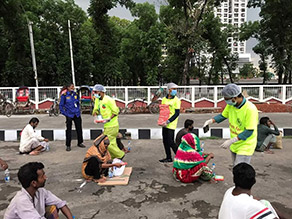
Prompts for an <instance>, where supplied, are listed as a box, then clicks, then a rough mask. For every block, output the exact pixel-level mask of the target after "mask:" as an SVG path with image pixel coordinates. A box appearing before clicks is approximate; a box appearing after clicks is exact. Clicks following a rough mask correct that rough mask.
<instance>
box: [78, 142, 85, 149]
mask: <svg viewBox="0 0 292 219" xmlns="http://www.w3.org/2000/svg"><path fill="white" fill-rule="evenodd" d="M77 146H78V147H81V148H85V147H86V146H85V145H84V144H83V143H81V144H78V145H77Z"/></svg>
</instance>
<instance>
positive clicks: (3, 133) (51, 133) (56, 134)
mask: <svg viewBox="0 0 292 219" xmlns="http://www.w3.org/2000/svg"><path fill="white" fill-rule="evenodd" d="M180 129H181V128H177V129H176V130H175V135H176V134H177V133H178V131H179V130H180ZM279 130H280V131H282V132H283V136H292V128H279ZM20 132H21V130H0V141H19V140H20ZM102 132H103V129H83V139H84V140H94V139H95V138H96V137H97V136H99V135H100V134H101V133H102ZM126 132H130V133H131V138H132V139H162V128H143V129H134V128H127V129H120V133H122V134H123V135H125V133H126ZM36 133H37V134H38V135H41V136H43V137H45V138H48V139H49V140H50V141H55V140H66V132H65V129H42V130H36ZM193 133H195V134H196V135H197V136H198V137H199V138H208V137H218V138H223V139H228V138H230V132H229V128H210V130H209V131H208V132H207V133H204V132H203V129H202V128H194V130H193ZM75 139H77V133H76V130H72V140H75Z"/></svg>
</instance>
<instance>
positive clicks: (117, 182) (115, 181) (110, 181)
mask: <svg viewBox="0 0 292 219" xmlns="http://www.w3.org/2000/svg"><path fill="white" fill-rule="evenodd" d="M131 173H132V167H126V168H125V170H124V172H123V174H122V175H121V176H114V177H113V178H109V177H107V178H106V181H105V182H104V183H98V185H100V186H125V185H128V183H129V179H130V176H131Z"/></svg>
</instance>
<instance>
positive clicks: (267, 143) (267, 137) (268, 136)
mask: <svg viewBox="0 0 292 219" xmlns="http://www.w3.org/2000/svg"><path fill="white" fill-rule="evenodd" d="M271 125H273V126H274V129H271ZM276 135H277V136H278V135H280V132H279V130H278V127H277V126H276V125H275V124H274V123H273V122H272V121H271V120H270V118H269V117H262V118H261V119H260V124H259V125H258V138H257V147H256V151H260V152H263V151H265V152H266V153H268V154H273V153H274V152H273V151H271V150H270V147H271V146H272V145H273V144H275V143H276V140H277V139H276Z"/></svg>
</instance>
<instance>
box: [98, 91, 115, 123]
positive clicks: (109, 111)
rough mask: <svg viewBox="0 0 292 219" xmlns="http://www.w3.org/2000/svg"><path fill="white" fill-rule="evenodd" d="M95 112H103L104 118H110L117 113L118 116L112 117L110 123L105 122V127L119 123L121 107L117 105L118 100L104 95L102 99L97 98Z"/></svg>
mask: <svg viewBox="0 0 292 219" xmlns="http://www.w3.org/2000/svg"><path fill="white" fill-rule="evenodd" d="M93 113H99V114H101V116H102V118H103V119H110V118H111V116H112V115H113V114H115V115H117V116H115V117H114V118H112V119H111V121H109V122H108V123H105V124H104V127H113V126H118V125H119V121H118V115H119V108H118V107H117V105H116V101H115V100H114V99H112V98H110V97H109V96H107V95H104V97H103V99H102V100H100V99H98V98H95V102H94V109H93Z"/></svg>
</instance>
